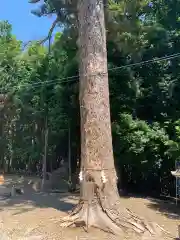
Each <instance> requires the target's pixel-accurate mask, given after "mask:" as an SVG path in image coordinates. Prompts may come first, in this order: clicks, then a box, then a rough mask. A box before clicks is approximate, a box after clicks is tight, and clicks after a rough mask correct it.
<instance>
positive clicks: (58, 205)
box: [0, 178, 180, 240]
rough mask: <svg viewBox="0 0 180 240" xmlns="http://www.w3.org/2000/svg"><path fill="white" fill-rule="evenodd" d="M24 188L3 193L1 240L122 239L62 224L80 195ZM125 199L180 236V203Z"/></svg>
mask: <svg viewBox="0 0 180 240" xmlns="http://www.w3.org/2000/svg"><path fill="white" fill-rule="evenodd" d="M7 179H10V178H6V184H7V185H8V184H10V182H12V178H11V179H10V180H7ZM16 181H17V179H16ZM24 188H25V192H24V194H23V195H19V196H15V197H11V198H7V197H2V196H0V240H7V239H9V240H25V239H27V240H37V239H38V240H41V239H46V240H50V239H52V240H60V239H66V240H71V239H72V240H86V239H87V240H88V239H91V240H98V239H111V240H117V239H118V240H121V239H120V238H119V237H116V236H113V235H111V234H108V233H104V232H102V231H100V230H96V229H89V233H87V232H85V231H84V229H82V228H79V229H77V228H76V229H72V228H67V229H63V228H61V227H60V219H61V218H62V217H63V216H66V215H67V211H68V210H70V209H71V208H72V207H73V206H74V205H75V204H76V203H77V200H78V196H77V195H68V194H67V193H66V194H62V193H61V194H57V193H38V192H35V191H33V190H32V189H30V187H28V186H26V187H25V186H24ZM121 202H122V205H123V206H125V207H127V208H129V209H130V210H131V211H134V212H135V213H137V214H139V215H140V216H142V217H145V218H147V219H149V220H151V221H155V222H157V223H158V224H159V225H160V226H162V227H163V228H165V229H166V230H167V231H169V232H170V233H171V234H172V235H174V236H177V226H178V224H180V206H179V207H176V206H175V204H174V203H170V202H165V201H160V200H155V199H143V198H138V197H130V198H122V199H121ZM123 239H126V238H125V237H124V238H123ZM136 239H137V238H134V240H136ZM131 240H133V239H132V238H131Z"/></svg>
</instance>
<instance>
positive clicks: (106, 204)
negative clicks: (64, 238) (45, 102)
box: [69, 0, 153, 234]
mask: <svg viewBox="0 0 180 240" xmlns="http://www.w3.org/2000/svg"><path fill="white" fill-rule="evenodd" d="M78 17H79V45H80V46H79V52H80V54H79V59H80V68H79V72H80V112H81V173H82V176H83V180H82V182H81V199H80V202H79V204H78V206H77V207H76V208H75V209H74V210H73V212H72V214H71V216H72V218H70V219H69V225H70V224H72V223H74V224H76V225H77V224H78V225H79V224H80V223H81V224H84V225H89V226H94V227H99V228H101V229H103V230H105V231H110V232H112V233H116V234H121V233H122V232H123V230H125V231H126V232H127V230H130V231H128V232H136V233H140V234H144V233H145V232H148V233H150V234H153V230H152V227H151V226H150V225H149V224H147V223H145V221H143V220H142V219H140V218H139V217H137V216H135V214H133V213H132V212H130V211H129V210H127V209H124V208H123V207H122V206H121V204H120V201H119V195H118V191H117V185H116V182H117V177H116V171H115V167H114V159H113V150H112V136H111V121H110V109H109V86H108V70H107V51H106V31H105V26H104V25H105V24H104V6H103V0H79V5H78ZM89 181H90V182H91V185H94V191H93V192H92V194H93V196H85V191H83V190H84V189H86V190H87V191H88V184H87V182H89ZM87 195H88V194H87ZM87 197H88V198H89V199H87ZM87 200H89V201H88V202H89V204H87ZM71 220H73V221H71Z"/></svg>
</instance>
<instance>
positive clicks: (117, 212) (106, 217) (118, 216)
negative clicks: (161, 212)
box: [60, 170, 174, 239]
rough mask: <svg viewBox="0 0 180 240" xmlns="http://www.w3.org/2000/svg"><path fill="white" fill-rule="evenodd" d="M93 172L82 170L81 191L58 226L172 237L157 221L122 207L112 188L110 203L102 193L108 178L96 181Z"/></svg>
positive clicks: (118, 233) (105, 190)
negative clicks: (148, 219)
mask: <svg viewBox="0 0 180 240" xmlns="http://www.w3.org/2000/svg"><path fill="white" fill-rule="evenodd" d="M94 172H96V171H95V170H94ZM97 174H99V172H96V173H93V174H90V173H89V172H87V173H86V179H85V181H82V183H81V189H82V193H81V197H80V200H79V203H78V204H77V206H76V207H75V208H74V209H73V210H72V211H71V212H70V214H69V215H68V216H67V217H65V218H63V219H62V221H61V224H60V226H61V227H70V226H71V227H83V228H84V229H85V230H86V231H88V229H89V227H95V228H99V229H101V230H103V231H105V232H109V233H112V234H115V235H123V234H124V233H126V234H130V235H131V234H137V237H138V236H139V237H148V239H150V238H149V237H151V238H155V239H157V237H161V236H164V235H166V237H169V238H171V239H172V238H173V239H174V237H173V236H172V235H171V234H170V233H169V232H167V231H166V230H164V229H163V228H162V227H160V226H159V225H158V224H156V223H154V222H149V221H147V220H145V219H143V218H141V217H139V216H137V215H136V214H134V213H133V212H131V211H130V210H129V209H125V208H123V207H122V205H121V203H120V198H119V195H118V193H116V192H115V193H114V195H115V197H114V201H113V203H112V199H111V200H109V199H108V198H107V197H106V192H107V189H108V188H109V187H110V186H108V181H107V182H106V183H102V184H100V185H99V184H96V182H95V179H96V175H97ZM143 239H145V238H143ZM146 239H147V238H146ZM158 239H159V238H158ZM162 239H164V238H162Z"/></svg>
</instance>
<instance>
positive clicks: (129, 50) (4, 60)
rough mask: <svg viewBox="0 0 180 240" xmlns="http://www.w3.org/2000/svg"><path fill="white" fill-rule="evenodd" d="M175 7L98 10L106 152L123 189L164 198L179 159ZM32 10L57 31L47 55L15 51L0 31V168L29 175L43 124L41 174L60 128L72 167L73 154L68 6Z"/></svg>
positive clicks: (161, 0) (56, 150)
mask: <svg viewBox="0 0 180 240" xmlns="http://www.w3.org/2000/svg"><path fill="white" fill-rule="evenodd" d="M31 2H33V3H35V2H38V1H31ZM179 4H180V1H179V0H173V1H165V0H153V1H146V0H143V1H136V3H134V2H133V1H125V0H124V1H122V0H121V1H114V0H110V1H108V4H107V5H106V6H105V14H106V27H107V48H108V68H109V85H110V100H111V119H112V129H113V146H114V155H115V162H116V166H117V170H118V172H119V173H120V178H121V184H122V187H127V188H130V189H133V190H134V189H136V190H141V191H145V189H149V191H151V192H153V191H156V192H158V193H160V191H163V192H165V193H172V190H173V186H174V185H173V178H172V177H171V175H170V171H171V170H173V169H174V165H175V161H176V160H179V155H180V120H179V119H180V108H179V105H180V75H179V72H180V55H178V53H180V44H179V41H180V40H179V39H180V38H179V34H180V24H179V23H180V21H179V18H180V16H179V12H178V9H179V8H178V6H179ZM34 6H35V10H34V13H35V14H36V15H38V16H39V17H40V16H46V15H52V14H56V15H57V16H58V25H59V26H61V29H63V31H62V33H58V34H57V35H56V36H55V39H54V42H53V43H52V45H51V52H50V54H49V52H48V47H45V46H41V45H39V44H38V43H36V42H34V43H32V44H31V45H30V46H28V47H27V49H25V50H23V51H22V44H21V42H20V41H18V40H17V39H16V38H15V36H13V35H12V33H11V26H10V25H9V24H8V22H1V24H0V76H1V80H0V89H1V93H3V94H4V93H5V94H7V95H8V99H9V100H8V101H7V102H6V104H4V108H2V111H1V129H0V130H1V141H0V143H1V149H2V151H1V155H0V161H1V165H2V167H6V168H7V167H9V169H13V168H15V169H18V168H22V169H25V168H26V167H28V168H29V169H31V170H33V171H35V169H36V167H35V166H36V163H38V162H41V160H42V155H43V153H44V131H45V118H46V117H47V118H48V128H49V146H48V168H49V170H50V168H51V167H52V168H56V167H58V163H57V159H58V158H59V157H60V156H64V157H65V158H66V157H67V155H68V128H69V127H70V128H71V150H72V163H73V164H74V165H73V167H74V166H75V165H76V161H77V158H79V149H80V134H79V131H80V126H79V125H80V124H79V120H80V118H79V105H78V80H79V79H78V50H77V45H76V43H77V40H78V39H77V38H78V36H77V27H78V24H77V1H73V3H72V2H71V1H54V0H48V1H43V2H42V5H41V6H40V8H36V5H35V4H34ZM168 56H171V57H168ZM162 57H165V58H164V59H162ZM157 58H160V60H157ZM149 60H150V61H149ZM152 60H153V61H152ZM122 66H124V67H122ZM72 76H77V77H74V78H72ZM69 77H70V78H69ZM154 186H156V188H154Z"/></svg>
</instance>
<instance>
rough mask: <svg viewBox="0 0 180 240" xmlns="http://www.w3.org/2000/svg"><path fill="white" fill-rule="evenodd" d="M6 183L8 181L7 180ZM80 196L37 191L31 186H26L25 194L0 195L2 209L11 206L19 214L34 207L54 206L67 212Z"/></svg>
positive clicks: (0, 208) (0, 207) (0, 209)
mask: <svg viewBox="0 0 180 240" xmlns="http://www.w3.org/2000/svg"><path fill="white" fill-rule="evenodd" d="M6 185H8V182H7V181H6ZM77 199H78V196H77V195H72V194H69V193H68V192H67V193H43V192H36V191H35V190H33V189H32V188H31V187H27V186H26V187H25V188H24V194H21V195H18V194H17V195H16V196H15V197H8V196H6V197H5V196H0V211H2V210H4V209H6V208H11V209H14V210H16V213H14V215H17V214H22V213H25V212H28V211H32V210H33V209H34V208H37V207H38V208H54V209H56V210H59V211H63V212H67V211H69V210H71V209H72V208H73V207H74V206H75V204H76V202H77Z"/></svg>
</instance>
